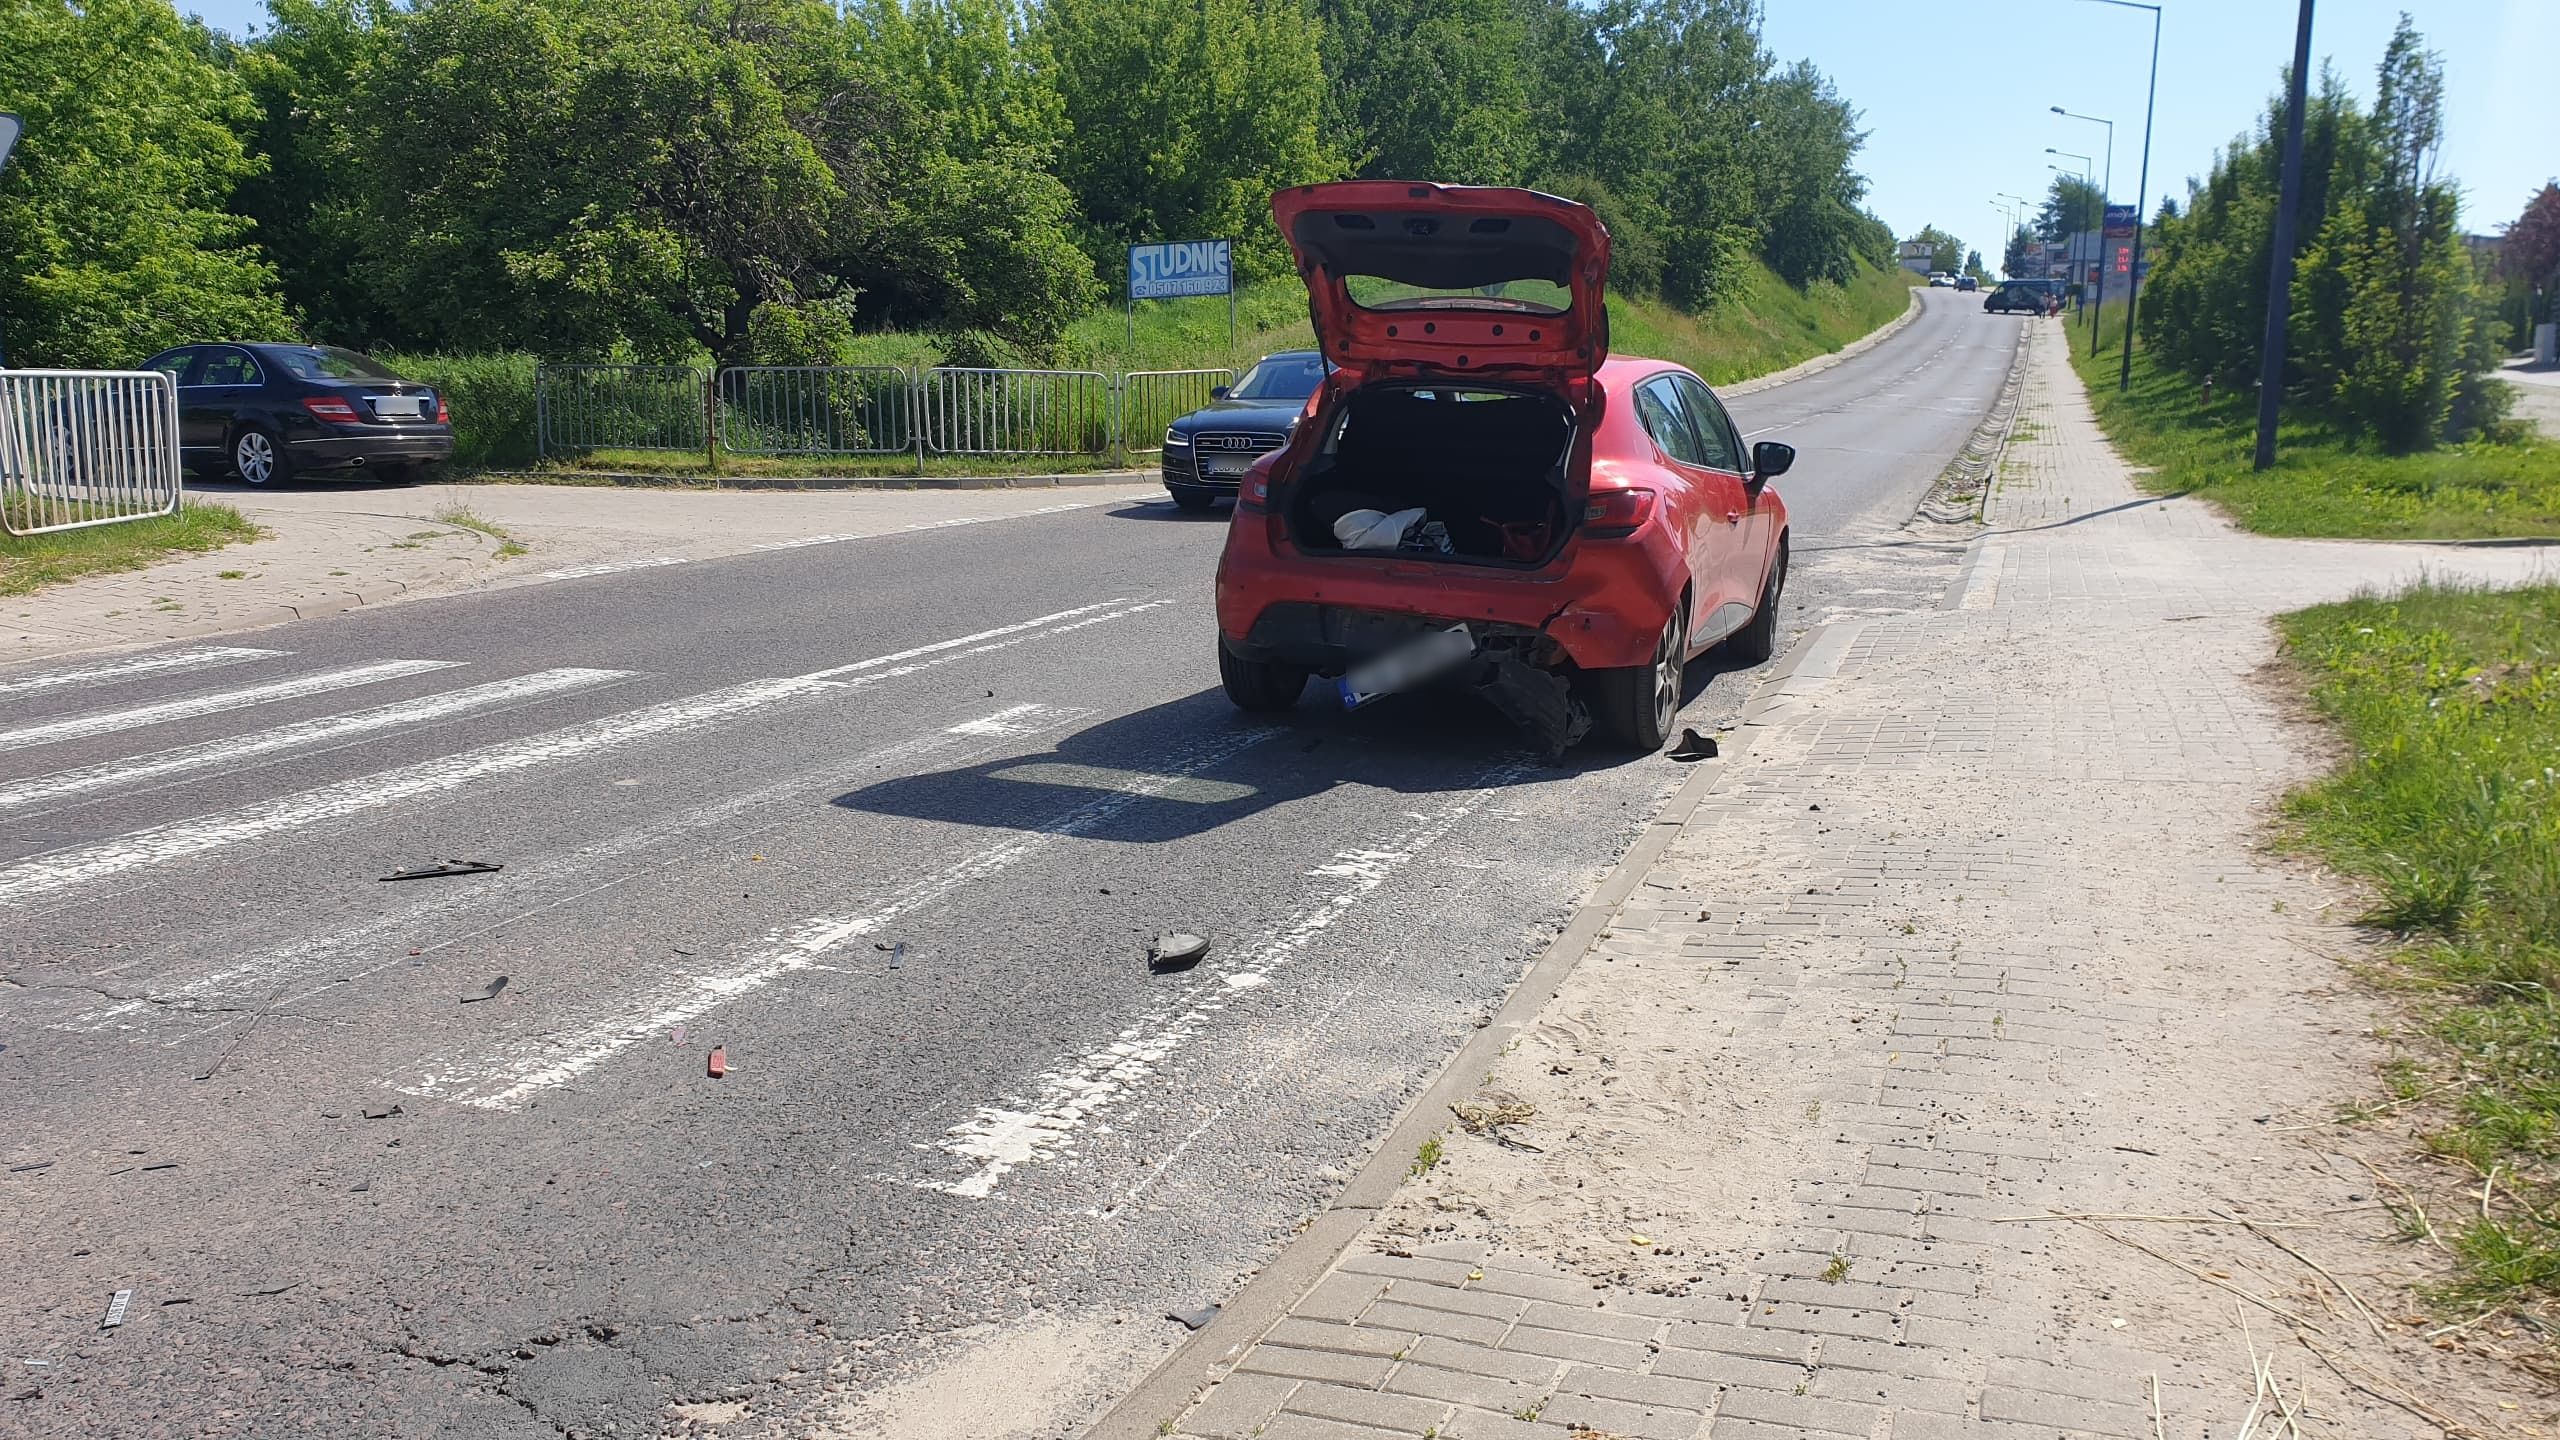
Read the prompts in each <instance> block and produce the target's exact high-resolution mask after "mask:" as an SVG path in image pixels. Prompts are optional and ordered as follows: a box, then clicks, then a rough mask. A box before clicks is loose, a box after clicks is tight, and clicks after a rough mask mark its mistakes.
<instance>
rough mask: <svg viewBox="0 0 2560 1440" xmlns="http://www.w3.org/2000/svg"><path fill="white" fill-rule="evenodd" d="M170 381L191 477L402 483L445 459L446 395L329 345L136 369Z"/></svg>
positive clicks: (157, 360) (178, 352)
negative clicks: (328, 476) (335, 478)
mask: <svg viewBox="0 0 2560 1440" xmlns="http://www.w3.org/2000/svg"><path fill="white" fill-rule="evenodd" d="M142 368H143V369H145V370H158V371H162V372H164V373H165V374H167V375H168V376H169V378H170V379H171V380H173V381H175V382H177V387H178V446H179V450H180V458H181V460H182V462H183V463H184V464H185V466H186V468H187V469H188V470H190V471H192V472H194V473H196V474H199V475H208V474H209V475H215V476H220V475H237V476H239V477H240V478H241V479H242V480H243V481H246V482H247V483H249V484H251V485H269V484H274V483H276V482H279V481H283V480H288V479H291V478H293V477H294V476H296V475H321V474H335V475H346V476H352V477H359V478H363V479H367V480H381V481H401V480H409V479H414V478H416V476H417V473H418V472H419V471H420V470H422V469H424V468H426V467H427V466H428V465H431V464H433V463H435V462H436V461H438V460H443V459H446V458H448V457H450V456H451V455H452V454H453V412H452V410H451V409H450V408H449V407H448V406H447V405H446V404H445V400H444V397H443V396H441V395H439V394H437V393H436V392H435V391H434V390H432V389H430V388H428V387H427V386H424V385H418V384H413V383H411V382H410V381H407V380H403V379H401V378H400V377H399V376H397V375H395V374H393V373H392V372H391V371H390V370H389V369H387V368H386V367H384V366H383V365H382V364H381V362H379V361H376V360H373V359H370V358H368V357H366V356H363V355H359V354H357V353H356V352H354V351H353V350H341V349H339V348H338V347H336V346H334V345H267V344H250V345H181V346H179V347H178V348H176V349H174V350H166V351H162V352H161V353H160V354H157V355H154V356H152V357H151V358H150V359H149V360H146V361H144V362H143V365H142Z"/></svg>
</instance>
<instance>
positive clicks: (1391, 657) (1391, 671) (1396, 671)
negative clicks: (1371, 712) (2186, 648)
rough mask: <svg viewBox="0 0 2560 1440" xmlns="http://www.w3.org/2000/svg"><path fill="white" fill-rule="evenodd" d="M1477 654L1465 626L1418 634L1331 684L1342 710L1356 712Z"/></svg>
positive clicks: (1473, 640) (1356, 666)
mask: <svg viewBox="0 0 2560 1440" xmlns="http://www.w3.org/2000/svg"><path fill="white" fill-rule="evenodd" d="M1475 653H1476V637H1475V636H1473V635H1471V634H1469V633H1468V631H1467V627H1466V626H1464V625H1452V626H1450V627H1449V628H1448V629H1446V630H1434V631H1431V632H1430V633H1429V634H1426V635H1417V636H1415V637H1414V638H1413V639H1411V640H1408V641H1406V642H1405V643H1403V644H1402V645H1399V646H1397V647H1396V648H1394V649H1393V650H1390V651H1388V652H1387V653H1386V654H1384V655H1380V656H1378V657H1377V658H1376V659H1374V660H1364V661H1362V662H1361V663H1359V664H1357V665H1354V666H1352V667H1351V668H1350V669H1349V670H1348V671H1346V672H1344V674H1343V676H1342V678H1341V679H1339V680H1336V681H1334V682H1333V684H1334V689H1335V690H1337V691H1338V692H1340V694H1341V696H1342V708H1343V709H1345V710H1357V709H1359V708H1360V707H1361V706H1363V705H1366V704H1368V703H1369V702H1370V701H1372V700H1375V699H1377V698H1378V697H1379V696H1381V695H1393V694H1395V693H1396V692H1398V691H1400V690H1410V689H1412V688H1414V687H1415V686H1417V685H1421V684H1424V683H1426V682H1428V681H1432V680H1436V679H1438V678H1440V677H1441V676H1443V675H1446V674H1448V673H1449V672H1450V671H1452V670H1455V669H1457V668H1458V667H1459V666H1461V665H1463V664H1465V663H1467V661H1468V659H1469V658H1470V657H1472V656H1473V655H1474V654H1475Z"/></svg>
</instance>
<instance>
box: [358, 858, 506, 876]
mask: <svg viewBox="0 0 2560 1440" xmlns="http://www.w3.org/2000/svg"><path fill="white" fill-rule="evenodd" d="M506 868H507V867H506V866H504V865H495V864H491V863H490V862H489V861H486V860H439V861H437V862H436V863H434V864H432V865H421V866H418V867H417V868H416V869H413V870H394V871H392V872H391V873H390V874H388V875H385V876H383V877H382V878H383V879H385V880H434V879H440V878H442V877H443V876H447V875H488V874H492V873H495V872H497V871H500V870H504V869H506Z"/></svg>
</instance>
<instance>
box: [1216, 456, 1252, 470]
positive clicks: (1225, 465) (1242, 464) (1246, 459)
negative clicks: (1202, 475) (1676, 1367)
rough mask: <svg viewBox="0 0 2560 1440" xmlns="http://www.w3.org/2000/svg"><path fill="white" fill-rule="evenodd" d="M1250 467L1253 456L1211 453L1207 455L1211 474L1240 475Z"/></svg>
mask: <svg viewBox="0 0 2560 1440" xmlns="http://www.w3.org/2000/svg"><path fill="white" fill-rule="evenodd" d="M1252 468H1253V457H1252V456H1250V455H1212V456H1210V457H1209V473H1210V474H1212V475H1242V474H1243V473H1244V472H1246V471H1247V470H1250V469H1252Z"/></svg>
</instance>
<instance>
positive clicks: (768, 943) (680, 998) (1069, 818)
mask: <svg viewBox="0 0 2560 1440" xmlns="http://www.w3.org/2000/svg"><path fill="white" fill-rule="evenodd" d="M1285 733H1287V732H1286V731H1284V730H1282V729H1280V728H1279V727H1277V726H1264V727H1259V728H1256V729H1251V730H1239V731H1231V732H1229V733H1227V734H1223V735H1218V736H1213V737H1211V738H1209V739H1206V740H1204V741H1201V742H1200V743H1198V744H1196V745H1194V746H1192V747H1191V748H1189V749H1188V750H1186V751H1183V752H1179V753H1178V754H1176V755H1175V756H1172V757H1169V758H1168V761H1167V763H1166V764H1165V765H1164V766H1163V768H1162V769H1160V770H1157V771H1153V772H1150V773H1147V774H1144V775H1132V776H1130V777H1128V778H1127V779H1126V780H1125V781H1123V782H1122V783H1123V788H1121V789H1118V790H1115V791H1114V792H1113V793H1111V794H1108V795H1104V796H1101V797H1100V798H1097V799H1094V800H1090V801H1087V802H1085V803H1084V804H1082V805H1079V806H1077V807H1075V808H1074V809H1072V810H1069V811H1067V812H1066V813H1065V814H1063V815H1060V816H1058V817H1057V818H1055V819H1053V820H1051V821H1049V822H1048V823H1047V824H1045V825H1043V826H1042V827H1041V828H1039V829H1037V830H1031V831H1026V832H1023V833H1021V834H1018V835H1015V836H1013V837H1012V838H1010V839H1007V840H1004V841H1001V842H999V843H997V844H995V845H991V846H988V847H987V848H986V849H983V850H980V851H977V852H976V853H974V854H971V855H968V856H965V857H963V858H962V859H960V860H958V861H956V862H954V863H953V864H950V865H947V866H945V867H943V868H942V869H940V870H937V871H934V872H933V873H931V874H929V875H925V876H923V877H922V878H920V879H917V880H915V881H913V882H911V883H909V884H908V885H907V886H906V887H904V888H903V889H901V890H899V891H898V892H897V893H896V894H895V895H893V896H892V897H891V898H890V899H889V900H887V901H886V902H884V903H882V904H880V905H878V906H876V907H874V908H872V909H869V910H865V911H860V912H857V913H853V914H843V915H815V916H811V917H810V918H808V919H806V920H802V921H800V922H798V923H797V924H794V925H788V926H783V927H779V928H777V929H775V930H772V931H769V932H767V933H766V935H765V936H764V938H763V939H762V940H761V941H759V942H758V944H757V945H756V947H755V948H753V949H751V950H749V951H747V952H746V953H745V954H742V955H738V956H736V957H733V958H731V959H730V960H728V961H727V962H726V963H725V964H721V965H719V966H717V967H716V968H712V967H706V968H704V969H701V970H698V971H696V972H695V973H693V974H690V975H684V976H680V977H677V978H675V979H672V980H670V981H668V982H666V983H665V984H663V985H660V986H659V987H657V988H656V989H654V990H652V991H651V992H649V993H648V994H647V995H645V996H643V997H641V999H640V1001H639V1003H638V1004H637V1005H636V1006H633V1007H631V1009H630V1010H629V1012H627V1013H625V1014H621V1015H615V1016H608V1017H600V1018H598V1019H594V1020H590V1021H588V1022H586V1023H585V1024H584V1025H582V1026H580V1028H578V1029H577V1030H575V1031H574V1032H572V1033H569V1034H566V1035H563V1034H562V1033H561V1032H562V1030H563V1028H564V1027H563V1026H562V1024H561V1023H560V1022H559V1021H557V1020H548V1021H546V1022H545V1023H544V1025H543V1028H542V1032H541V1033H540V1034H539V1035H534V1036H529V1037H526V1038H527V1040H528V1041H529V1042H530V1043H529V1045H528V1047H527V1048H525V1049H523V1050H520V1051H515V1052H512V1053H500V1054H494V1055H483V1056H480V1057H477V1058H444V1057H437V1058H433V1059H430V1060H428V1061H426V1062H424V1063H425V1064H426V1066H427V1067H428V1068H427V1069H426V1070H425V1072H424V1073H423V1074H417V1075H410V1076H402V1077H396V1078H393V1079H390V1080H388V1081H386V1083H387V1084H389V1085H391V1087H392V1088H394V1089H397V1090H399V1091H401V1092H402V1093H404V1094H409V1095H415V1096H417V1097H419V1098H420V1099H426V1100H446V1101H452V1102H455V1103H458V1104H464V1105H473V1106H477V1107H479V1108H481V1109H485V1110H515V1109H518V1108H521V1107H522V1106H523V1104H524V1102H525V1101H526V1100H528V1099H530V1098H532V1097H533V1096H534V1095H535V1094H536V1093H537V1092H540V1091H543V1090H547V1089H550V1088H552V1087H554V1086H558V1085H565V1084H567V1083H569V1082H570V1081H572V1080H575V1079H577V1078H578V1077H579V1076H581V1075H583V1074H585V1073H587V1072H588V1071H590V1070H592V1069H594V1068H595V1067H597V1066H598V1065H601V1064H603V1063H604V1062H605V1061H607V1060H610V1059H612V1058H613V1057H614V1056H616V1055H618V1054H620V1053H622V1052H623V1051H625V1050H627V1049H630V1048H631V1047H632V1046H634V1045H636V1044H639V1043H640V1042H641V1041H643V1040H646V1039H648V1038H650V1037H651V1036H653V1035H660V1034H664V1033H666V1032H667V1031H668V1030H670V1029H672V1028H673V1027H675V1026H677V1025H683V1024H689V1023H691V1022H693V1021H694V1020H697V1019H700V1018H701V1017H702V1016H703V1015H704V1014H706V1013H708V1012H709V1011H710V1010H711V1009H712V1008H713V1007H715V1006H717V1005H718V1004H720V1002H722V1001H724V1000H729V999H734V998H736V997H737V996H740V995H743V994H746V993H748V992H749V991H753V990H757V989H760V988H762V987H764V986H766V985H769V984H771V983H773V982H774V981H776V980H779V979H781V978H782V977H783V976H786V975H789V974H791V973H793V972H795V971H799V970H806V969H808V968H810V967H811V966H813V965H816V964H818V963H819V962H820V961H821V960H823V959H824V958H825V957H826V956H828V955H829V954H831V953H833V952H834V951H837V950H839V949H842V948H843V947H844V946H846V945H849V944H851V943H853V942H854V941H856V940H859V939H862V938H863V937H865V936H867V935H871V934H875V933H877V932H878V931H879V930H880V929H881V928H882V927H883V926H886V925H888V924H889V923H890V922H892V921H894V920H897V919H898V918H900V917H901V916H904V915H908V914H911V913H913V912H914V911H917V910H920V909H923V908H925V907H927V906H933V905H939V904H941V903H942V902H944V901H946V900H948V899H949V898H950V897H951V896H952V895H953V893H955V892H957V891H959V890H961V889H962V888H964V887H966V886H970V885H974V884H977V883H979V882H981V881H984V880H987V879H989V878H991V877H993V876H995V875H998V874H1001V873H1002V872H1004V871H1006V870H1008V869H1011V868H1012V867H1013V866H1015V865H1018V864H1020V863H1021V862H1023V861H1024V860H1027V859H1029V858H1031V857H1032V856H1035V855H1038V854H1039V853H1041V852H1042V851H1044V850H1047V849H1048V848H1049V847H1051V846H1053V845H1055V844H1057V843H1058V842H1059V841H1061V840H1066V839H1070V838H1073V837H1075V836H1078V835H1082V834H1085V833H1087V832H1089V831H1092V830H1094V829H1096V828H1098V827H1100V826H1101V825H1103V824H1105V823H1106V822H1108V821H1109V820H1111V818H1112V817H1114V816H1116V815H1118V814H1120V813H1121V812H1122V811H1124V810H1127V809H1128V808H1129V807H1130V806H1132V805H1136V804H1137V803H1139V802H1140V801H1142V800H1147V799H1150V798H1152V797H1154V796H1156V795H1159V794H1161V793H1163V792H1164V791H1167V790H1170V789H1172V788H1173V787H1175V786H1178V785H1180V784H1182V783H1183V782H1184V781H1186V780H1188V779H1190V778H1191V777H1193V776H1195V775H1197V774H1198V773H1199V772H1201V771H1203V770H1207V769H1209V768H1211V767H1213V766H1216V765H1220V764H1223V763H1225V762H1226V761H1228V760H1230V759H1232V758H1234V757H1235V756H1237V755H1239V754H1242V753H1243V752H1244V751H1247V750H1250V749H1252V748H1253V747H1254V746H1256V745H1260V744H1262V743H1264V742H1265V741H1268V740H1271V739H1273V738H1274V737H1276V736H1279V735H1282V734H1285Z"/></svg>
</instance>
